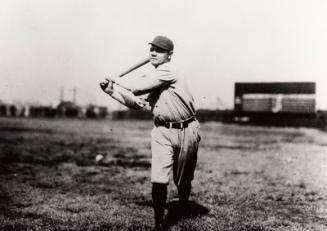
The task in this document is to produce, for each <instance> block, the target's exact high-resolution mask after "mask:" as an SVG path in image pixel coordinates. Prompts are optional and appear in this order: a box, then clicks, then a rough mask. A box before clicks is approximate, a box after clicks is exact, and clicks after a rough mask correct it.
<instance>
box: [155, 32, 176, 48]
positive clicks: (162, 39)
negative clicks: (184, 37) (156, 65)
mask: <svg viewBox="0 0 327 231" xmlns="http://www.w3.org/2000/svg"><path fill="white" fill-rule="evenodd" d="M149 44H151V45H154V46H157V47H160V48H162V49H164V50H167V51H172V50H174V43H173V41H171V40H170V39H169V38H167V37H166V36H162V35H158V36H156V37H155V38H154V39H153V41H152V42H149Z"/></svg>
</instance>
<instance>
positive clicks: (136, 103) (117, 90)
mask: <svg viewBox="0 0 327 231" xmlns="http://www.w3.org/2000/svg"><path fill="white" fill-rule="evenodd" d="M108 94H109V95H110V96H111V97H112V98H114V99H115V100H117V101H118V102H120V103H121V104H123V105H125V106H126V107H129V108H133V109H141V108H143V107H144V106H145V101H144V100H142V99H141V98H139V97H137V96H135V95H134V94H133V93H132V92H131V91H129V90H127V89H125V88H123V87H121V86H119V85H117V84H114V85H113V91H112V92H111V93H108Z"/></svg>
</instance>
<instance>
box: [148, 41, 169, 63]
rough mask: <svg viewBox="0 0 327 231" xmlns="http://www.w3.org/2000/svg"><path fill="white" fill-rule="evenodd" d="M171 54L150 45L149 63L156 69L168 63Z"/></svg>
mask: <svg viewBox="0 0 327 231" xmlns="http://www.w3.org/2000/svg"><path fill="white" fill-rule="evenodd" d="M171 54H172V53H171V52H169V51H167V50H164V49H162V48H160V47H157V46H154V45H152V46H151V47H150V62H151V63H152V65H153V66H155V67H157V66H159V65H161V64H163V63H166V62H169V61H170V56H171Z"/></svg>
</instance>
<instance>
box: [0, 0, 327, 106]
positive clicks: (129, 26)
mask: <svg viewBox="0 0 327 231" xmlns="http://www.w3.org/2000/svg"><path fill="white" fill-rule="evenodd" d="M326 12H327V1H325V0H315V1H309V0H270V1H268V0H247V1H244V0H229V1H224V0H179V1H173V0H165V1H157V0H137V1H135V0H130V1H128V0H119V1H118V0H117V1H114V0H103V1H100V0H98V1H91V0H52V1H50V0H21V1H18V0H3V1H1V7H0V51H1V52H0V100H2V101H6V102H33V103H40V104H44V105H49V104H56V103H58V101H59V99H60V89H61V88H63V89H64V99H65V100H72V99H73V89H74V88H76V90H77V103H78V104H81V105H86V104H89V103H92V104H97V105H104V106H108V107H109V109H110V108H112V109H114V108H117V107H118V104H117V103H116V102H115V101H114V100H113V99H111V98H110V97H108V96H107V95H105V93H103V92H102V91H101V90H100V88H99V82H100V81H102V80H103V79H104V78H105V77H106V76H108V75H109V76H114V75H115V74H118V73H120V72H122V71H124V70H125V69H126V68H128V67H130V66H131V65H133V64H135V63H137V62H138V61H140V60H142V59H143V58H144V57H146V56H147V55H148V50H149V45H148V42H150V41H151V40H152V39H153V38H154V37H155V36H156V35H166V36H168V37H170V38H171V39H172V40H173V41H174V44H175V51H174V56H173V62H174V63H175V64H176V65H177V66H178V68H179V69H180V70H181V73H182V74H183V75H185V77H186V78H187V79H188V81H189V87H190V88H191V90H192V92H193V95H194V98H195V100H196V102H197V104H198V108H218V107H219V108H233V101H234V84H235V82H293V81H295V82H297V81H310V82H316V99H317V109H324V110H325V109H327V80H326V78H327V65H326V61H327V23H326V22H327V14H326ZM148 68H151V66H145V67H143V68H141V69H139V70H137V71H136V73H142V72H146V71H147V70H148Z"/></svg>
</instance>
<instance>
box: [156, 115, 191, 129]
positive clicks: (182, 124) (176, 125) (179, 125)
mask: <svg viewBox="0 0 327 231" xmlns="http://www.w3.org/2000/svg"><path fill="white" fill-rule="evenodd" d="M194 120H196V118H195V117H194V116H193V117H190V118H188V119H186V120H183V121H180V122H155V125H156V126H157V127H159V126H163V127H166V128H175V129H182V128H187V127H188V125H189V123H191V122H192V121H194Z"/></svg>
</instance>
